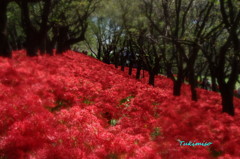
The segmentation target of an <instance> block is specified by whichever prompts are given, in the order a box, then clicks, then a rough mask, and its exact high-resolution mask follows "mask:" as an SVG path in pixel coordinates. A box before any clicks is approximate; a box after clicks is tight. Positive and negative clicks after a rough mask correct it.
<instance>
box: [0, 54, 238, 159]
mask: <svg viewBox="0 0 240 159" xmlns="http://www.w3.org/2000/svg"><path fill="white" fill-rule="evenodd" d="M13 55H14V58H13V59H11V60H9V59H4V58H0V89H1V92H0V119H1V120H0V158H1V159H2V158H10V159H15V158H16V159H18V158H24V159H25V158H32V159H52V158H57V159H65V158H66V159H78V158H79V159H83V158H90V159H97V158H111V159H124V158H137V159H150V158H154V159H155V158H156V159H157V158H159V159H160V158H166V159H175V158H198V159H199V158H203V159H206V158H217V157H219V158H224V159H226V158H229V159H232V158H239V157H240V151H239V149H240V110H239V107H240V101H239V99H235V106H236V116H235V117H231V116H228V115H227V114H222V113H221V99H220V96H219V94H217V93H213V92H209V91H206V90H202V89H198V93H199V96H200V100H199V101H198V102H192V101H191V100H190V99H189V97H190V91H189V88H188V86H187V85H184V86H183V96H181V97H173V96H172V82H171V81H170V80H169V79H167V78H165V77H163V76H158V77H157V79H156V85H157V87H155V88H153V87H151V86H149V85H147V84H145V83H146V81H147V77H145V78H143V79H141V80H140V81H137V80H135V79H134V78H133V77H130V76H128V75H127V73H124V72H121V71H119V70H117V69H115V68H114V66H112V65H107V64H104V63H102V62H99V61H97V60H96V59H93V58H91V57H88V56H86V55H83V54H78V53H75V52H72V51H69V52H67V53H64V54H63V55H57V56H39V57H32V58H30V57H26V56H25V52H24V51H17V52H14V53H13ZM179 141H185V142H190V141H191V142H193V143H208V142H211V143H212V144H211V145H209V146H201V145H198V146H189V145H185V146H183V145H182V146H181V145H180V142H179Z"/></svg>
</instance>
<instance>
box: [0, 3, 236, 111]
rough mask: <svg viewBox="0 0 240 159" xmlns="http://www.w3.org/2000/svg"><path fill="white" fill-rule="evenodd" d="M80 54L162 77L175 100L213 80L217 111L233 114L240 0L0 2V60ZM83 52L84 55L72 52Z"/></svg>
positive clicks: (196, 96) (122, 67) (138, 72)
mask: <svg viewBox="0 0 240 159" xmlns="http://www.w3.org/2000/svg"><path fill="white" fill-rule="evenodd" d="M81 47H82V48H85V49H87V50H88V51H89V52H90V54H91V55H92V56H94V57H96V58H97V59H99V60H102V61H103V62H105V63H107V64H114V65H115V67H116V68H117V67H121V70H124V67H125V66H127V67H129V75H131V74H132V68H137V73H136V78H140V72H141V70H142V69H144V70H147V71H148V72H149V84H151V85H154V77H155V76H156V75H158V74H163V75H166V76H167V77H169V78H170V79H171V80H172V81H173V83H174V86H173V95H174V96H180V95H181V86H182V84H183V83H184V82H186V81H187V82H188V83H189V84H190V86H191V87H190V91H191V94H192V96H191V97H190V98H192V100H194V101H197V100H198V95H197V91H196V87H198V81H203V80H204V78H209V79H211V87H212V91H216V92H220V94H221V97H222V110H223V112H226V113H228V114H230V115H234V104H233V98H234V90H235V89H236V83H237V82H239V74H240V1H239V0H201V1H198V0H0V56H3V57H9V58H11V56H12V54H11V50H18V49H26V51H27V55H28V56H37V55H39V54H40V55H43V54H50V55H53V49H56V53H57V54H61V53H63V52H65V51H66V50H68V49H76V48H81ZM78 51H82V50H78Z"/></svg>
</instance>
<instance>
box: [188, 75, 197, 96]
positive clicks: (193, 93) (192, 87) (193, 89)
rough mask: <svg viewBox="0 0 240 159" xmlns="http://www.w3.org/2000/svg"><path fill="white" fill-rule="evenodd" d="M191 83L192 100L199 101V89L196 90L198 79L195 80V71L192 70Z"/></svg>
mask: <svg viewBox="0 0 240 159" xmlns="http://www.w3.org/2000/svg"><path fill="white" fill-rule="evenodd" d="M189 83H190V85H191V93H192V100H193V101H197V100H198V97H197V91H196V80H195V77H194V72H193V71H190V73H189Z"/></svg>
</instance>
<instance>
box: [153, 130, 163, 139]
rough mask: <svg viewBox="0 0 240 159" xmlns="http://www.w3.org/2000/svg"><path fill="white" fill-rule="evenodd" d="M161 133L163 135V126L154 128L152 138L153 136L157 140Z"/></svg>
mask: <svg viewBox="0 0 240 159" xmlns="http://www.w3.org/2000/svg"><path fill="white" fill-rule="evenodd" d="M160 135H162V132H161V128H160V127H156V128H154V130H153V132H152V133H151V138H152V140H155V139H156V138H157V137H158V136H160Z"/></svg>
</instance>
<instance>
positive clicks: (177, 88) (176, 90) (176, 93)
mask: <svg viewBox="0 0 240 159" xmlns="http://www.w3.org/2000/svg"><path fill="white" fill-rule="evenodd" d="M181 87H182V81H181V80H180V79H178V80H176V81H174V82H173V95H174V96H180V95H181Z"/></svg>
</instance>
